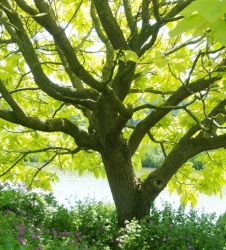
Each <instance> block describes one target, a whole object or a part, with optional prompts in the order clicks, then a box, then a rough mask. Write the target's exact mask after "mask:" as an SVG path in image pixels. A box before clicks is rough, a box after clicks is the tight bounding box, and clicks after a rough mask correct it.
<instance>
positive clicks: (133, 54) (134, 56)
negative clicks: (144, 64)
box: [124, 50, 139, 63]
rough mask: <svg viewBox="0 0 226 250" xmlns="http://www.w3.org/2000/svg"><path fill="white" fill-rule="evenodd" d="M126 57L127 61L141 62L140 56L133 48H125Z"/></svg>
mask: <svg viewBox="0 0 226 250" xmlns="http://www.w3.org/2000/svg"><path fill="white" fill-rule="evenodd" d="M124 55H125V56H124V57H125V60H126V61H133V62H136V63H138V62H139V57H138V55H137V53H136V52H134V51H132V50H125V51H124Z"/></svg>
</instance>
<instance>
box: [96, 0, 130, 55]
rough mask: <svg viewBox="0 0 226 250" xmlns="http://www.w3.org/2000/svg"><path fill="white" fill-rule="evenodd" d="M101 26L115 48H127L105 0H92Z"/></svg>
mask: <svg viewBox="0 0 226 250" xmlns="http://www.w3.org/2000/svg"><path fill="white" fill-rule="evenodd" d="M93 2H94V5H95V8H96V10H97V14H98V16H99V18H100V21H101V23H102V26H103V28H104V30H105V32H106V34H107V36H108V38H109V40H110V41H111V44H112V46H113V48H114V49H115V50H117V49H128V45H127V42H126V39H125V37H124V35H123V32H122V30H121V29H120V27H119V25H118V23H117V21H116V20H115V18H114V16H113V14H112V11H111V8H110V6H109V4H108V1H107V0H93Z"/></svg>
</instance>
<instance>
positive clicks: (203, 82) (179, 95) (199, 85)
mask: <svg viewBox="0 0 226 250" xmlns="http://www.w3.org/2000/svg"><path fill="white" fill-rule="evenodd" d="M220 79H221V77H213V78H209V79H205V78H203V79H199V80H197V81H195V82H193V83H190V84H189V85H188V86H187V87H185V86H181V87H180V88H179V89H178V90H177V91H175V92H174V93H173V94H172V95H171V96H170V97H169V98H168V99H167V100H166V101H165V103H164V104H163V106H172V105H173V106H176V105H178V104H179V103H180V102H182V101H183V100H184V99H186V98H187V97H188V96H190V95H192V94H194V93H196V92H199V91H201V90H204V89H206V88H208V87H209V86H211V85H212V84H213V83H214V82H216V81H217V80H220ZM187 88H188V89H189V91H188V89H187ZM169 112H170V110H154V111H153V112H152V113H150V114H149V115H148V116H147V117H146V118H145V119H144V120H142V121H141V122H139V123H138V124H137V126H136V128H135V129H134V131H133V133H132V134H131V136H130V139H129V148H130V152H131V154H132V155H133V154H134V152H135V151H136V149H137V148H138V146H139V144H140V143H141V141H142V139H143V137H144V136H145V134H146V133H147V132H148V131H149V130H150V128H151V127H153V126H154V125H155V124H156V123H157V122H159V121H160V120H161V119H162V118H163V117H164V116H165V115H167V114H168V113H169Z"/></svg>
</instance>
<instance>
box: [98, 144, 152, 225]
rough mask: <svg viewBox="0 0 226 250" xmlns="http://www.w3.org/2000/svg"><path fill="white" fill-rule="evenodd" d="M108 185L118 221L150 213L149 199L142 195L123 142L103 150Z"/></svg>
mask: <svg viewBox="0 0 226 250" xmlns="http://www.w3.org/2000/svg"><path fill="white" fill-rule="evenodd" d="M102 158H103V162H104V165H105V169H106V173H107V177H108V181H109V185H110V188H111V192H112V195H113V199H114V202H115V206H116V211H117V216H118V223H119V225H120V226H123V225H124V222H125V220H131V219H132V218H137V219H141V218H143V217H144V216H146V215H149V213H150V202H151V201H150V200H149V199H148V198H147V197H146V196H145V195H143V192H142V191H141V189H140V183H139V180H138V179H136V178H135V175H134V172H133V168H132V163H131V159H130V157H129V153H128V151H127V147H126V146H125V145H123V144H121V145H120V146H119V145H118V146H116V147H108V148H107V149H105V150H103V152H102Z"/></svg>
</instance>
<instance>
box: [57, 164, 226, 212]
mask: <svg viewBox="0 0 226 250" xmlns="http://www.w3.org/2000/svg"><path fill="white" fill-rule="evenodd" d="M142 171H145V170H142ZM147 171H150V169H147ZM55 172H56V173H57V174H58V176H59V179H60V182H58V183H54V184H53V193H54V195H55V197H56V199H57V200H58V201H59V203H61V204H64V205H65V206H71V205H73V202H74V201H75V200H84V199H86V198H90V199H95V200H96V201H104V202H113V198H112V195H111V191H110V188H109V185H108V182H107V179H103V178H98V179H97V178H95V177H94V175H93V174H92V173H87V172H86V173H84V174H83V175H82V176H79V174H78V172H76V171H75V172H69V171H67V172H63V171H59V170H56V171H55ZM138 175H139V173H138ZM163 202H168V203H170V204H171V205H172V206H173V207H174V208H178V207H179V205H180V198H179V197H178V195H176V194H171V195H170V193H169V191H168V190H167V189H164V190H163V191H162V192H161V193H160V195H159V196H158V198H157V199H156V201H155V205H156V207H157V208H159V209H161V208H162V203H163ZM186 209H187V210H189V206H187V208H186ZM195 209H197V210H198V211H199V212H205V213H213V212H215V213H216V214H217V215H220V214H222V213H224V212H225V211H226V187H225V188H224V190H223V198H222V199H220V197H219V196H207V195H200V196H199V199H198V204H197V206H196V207H195Z"/></svg>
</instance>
